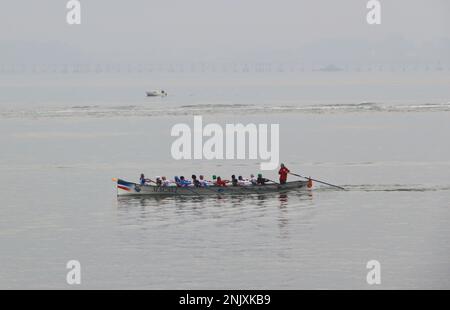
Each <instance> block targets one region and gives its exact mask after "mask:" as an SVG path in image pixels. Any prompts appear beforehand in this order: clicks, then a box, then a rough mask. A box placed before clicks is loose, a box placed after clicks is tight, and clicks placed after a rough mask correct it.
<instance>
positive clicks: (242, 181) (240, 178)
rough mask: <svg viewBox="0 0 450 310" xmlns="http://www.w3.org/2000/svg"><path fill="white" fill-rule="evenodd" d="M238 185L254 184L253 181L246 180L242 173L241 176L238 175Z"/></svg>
mask: <svg viewBox="0 0 450 310" xmlns="http://www.w3.org/2000/svg"><path fill="white" fill-rule="evenodd" d="M238 185H239V186H248V185H252V183H251V182H250V181H248V180H244V178H243V177H242V175H240V176H238Z"/></svg>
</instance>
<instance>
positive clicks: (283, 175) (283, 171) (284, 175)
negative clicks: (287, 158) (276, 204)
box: [278, 164, 290, 184]
mask: <svg viewBox="0 0 450 310" xmlns="http://www.w3.org/2000/svg"><path fill="white" fill-rule="evenodd" d="M289 172H290V171H289V169H288V168H286V166H285V165H284V164H281V165H280V170H279V171H278V174H279V175H280V184H286V181H287V175H288V173H289Z"/></svg>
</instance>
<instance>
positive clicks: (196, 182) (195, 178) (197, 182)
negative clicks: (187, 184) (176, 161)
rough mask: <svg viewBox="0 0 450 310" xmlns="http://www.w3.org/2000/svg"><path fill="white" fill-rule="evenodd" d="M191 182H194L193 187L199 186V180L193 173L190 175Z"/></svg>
mask: <svg viewBox="0 0 450 310" xmlns="http://www.w3.org/2000/svg"><path fill="white" fill-rule="evenodd" d="M192 183H194V186H195V187H201V184H200V181H199V180H197V176H196V175H195V174H193V175H192Z"/></svg>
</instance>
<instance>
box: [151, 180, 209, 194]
mask: <svg viewBox="0 0 450 310" xmlns="http://www.w3.org/2000/svg"><path fill="white" fill-rule="evenodd" d="M149 180H150V179H149ZM150 182H153V183H155V184H158V183H156V182H155V181H153V180H150ZM177 186H178V184H177ZM180 188H185V189H187V190H188V191H190V192H192V193H194V194H196V195H201V194H200V193H198V192H196V191H194V190H193V189H190V188H189V186H180ZM177 194H180V193H177Z"/></svg>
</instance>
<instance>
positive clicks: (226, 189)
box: [116, 179, 308, 196]
mask: <svg viewBox="0 0 450 310" xmlns="http://www.w3.org/2000/svg"><path fill="white" fill-rule="evenodd" d="M116 182H117V184H116V187H117V195H118V196H139V195H157V196H164V195H166V196H170V195H171V196H174V195H182V196H187V195H189V196H192V195H222V194H232V195H248V194H261V193H271V192H286V191H291V190H298V189H304V188H307V187H308V181H293V182H287V183H285V184H276V183H269V184H265V185H248V186H208V187H177V186H156V185H147V184H146V185H140V184H136V183H133V182H128V181H125V180H122V179H117V181H116Z"/></svg>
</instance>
